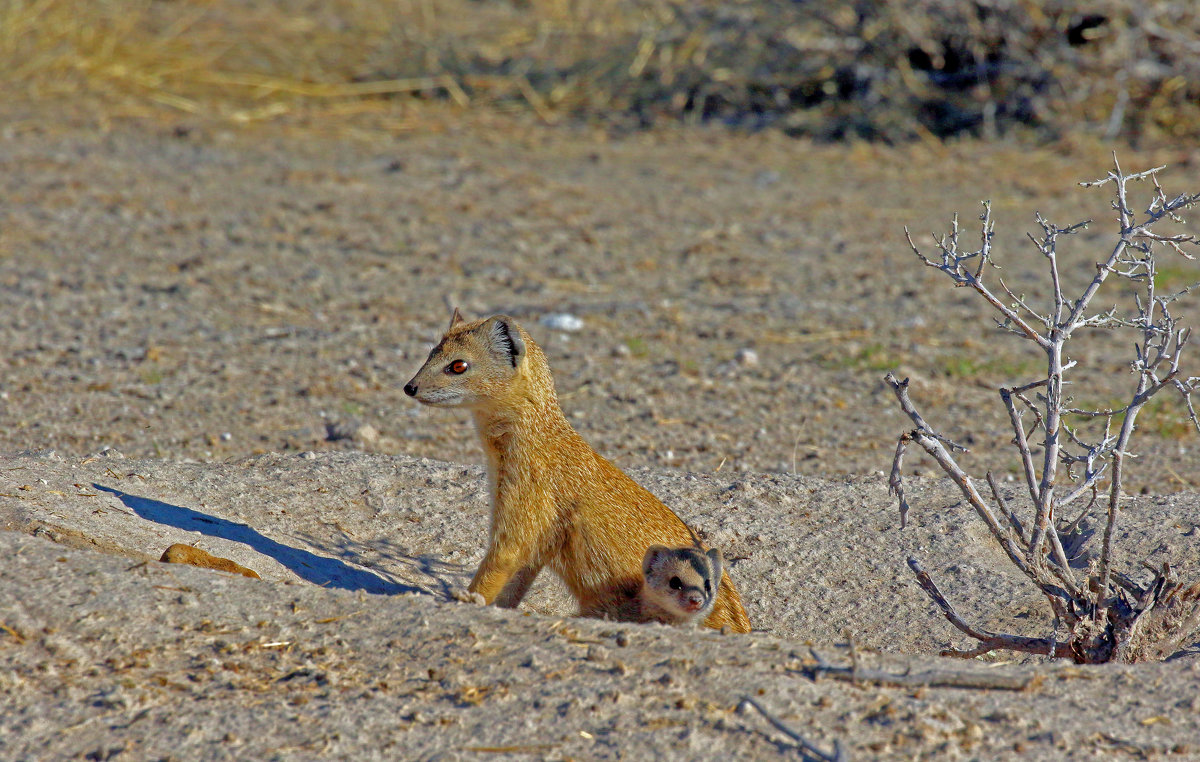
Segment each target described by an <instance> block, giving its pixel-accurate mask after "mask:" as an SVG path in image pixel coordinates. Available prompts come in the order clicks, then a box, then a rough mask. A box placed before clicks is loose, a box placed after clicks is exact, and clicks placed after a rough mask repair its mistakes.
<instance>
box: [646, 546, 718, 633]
mask: <svg viewBox="0 0 1200 762" xmlns="http://www.w3.org/2000/svg"><path fill="white" fill-rule="evenodd" d="M722 564H723V559H722V558H721V551H719V550H717V549H716V548H714V549H712V550H709V551H707V552H706V551H705V550H703V549H702V548H696V547H684V548H667V547H663V546H662V545H653V546H651V547H650V549H649V550H647V551H646V556H645V558H644V559H643V561H642V574H643V576H644V577H645V578H646V581H645V584H644V585H643V586H642V597H643V600H644V601H645V602H646V603H648V604H650V606H651V607H652V608H654V609H657V610H659V611H661V612H662V613H663V614H665V615H666V616H667V617H668V618H669V619H670V620H671V623H673V624H690V623H692V622H698V621H700V620H702V619H704V618H705V617H706V616H708V614H709V612H711V611H712V608H713V604H714V603H716V600H717V588H718V587H719V586H720V584H721V568H722Z"/></svg>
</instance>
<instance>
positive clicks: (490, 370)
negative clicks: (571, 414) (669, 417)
mask: <svg viewBox="0 0 1200 762" xmlns="http://www.w3.org/2000/svg"><path fill="white" fill-rule="evenodd" d="M404 392H405V394H407V395H408V396H410V397H414V398H416V399H417V400H418V401H419V402H423V403H425V404H426V405H435V406H438V407H465V408H467V409H469V410H470V411H471V412H472V414H473V415H474V417H475V427H476V429H477V430H478V431H479V438H480V439H481V440H482V442H483V449H484V451H485V452H486V453H487V463H488V481H489V486H490V490H491V497H492V522H491V530H490V535H489V541H488V548H487V553H486V554H485V555H484V558H483V562H482V563H481V564H480V565H479V569H478V571H476V572H475V577H474V578H473V579H472V580H471V584H470V587H469V588H468V590H469V592H471V593H479V594H480V595H481V596H482V597H483V599H484V601H485V602H487V603H489V604H490V603H493V602H494V603H496V604H498V605H500V606H505V607H509V608H512V607H515V606H516V605H517V604H518V603H520V602H521V599H522V598H523V597H524V596H525V593H526V592H528V590H529V586H530V585H531V584H532V583H533V580H534V578H535V577H536V576H537V575H538V572H540V571H541V570H542V567H543V566H549V567H550V569H551V570H552V571H553V572H554V573H556V574H557V575H558V576H559V577H561V578H562V580H563V582H565V583H566V585H567V587H568V588H569V589H570V591H571V593H572V594H573V595H574V596H575V598H576V600H578V601H579V613H580V614H582V615H583V616H595V617H604V616H618V617H619V616H620V615H621V613H622V612H627V611H629V609H630V604H631V602H633V601H635V599H636V598H637V596H638V595H639V594H640V591H641V589H642V584H643V576H642V560H643V557H644V555H645V552H646V548H648V547H650V546H651V545H665V546H669V547H679V546H682V545H687V544H690V543H691V541H692V537H691V530H690V529H688V527H687V526H686V525H685V524H684V523H683V521H682V520H680V518H679V517H678V516H676V515H675V514H674V513H672V512H671V509H670V508H668V507H667V506H665V505H663V504H662V502H661V501H660V500H659V499H658V498H656V497H654V496H653V495H651V494H650V493H649V492H648V491H646V490H645V489H644V488H642V487H641V486H640V485H638V484H637V483H636V482H634V481H633V480H632V479H630V478H629V477H628V476H626V475H625V473H624V472H622V471H621V470H620V469H618V468H617V467H616V466H614V465H613V464H612V463H610V462H608V461H607V460H605V459H604V458H603V457H601V456H600V455H599V454H598V453H596V451H595V450H593V449H592V448H591V447H589V446H588V445H587V443H586V442H584V441H583V438H582V437H580V436H579V434H578V433H577V432H576V431H575V430H574V429H573V428H571V424H569V423H568V422H567V419H566V417H565V416H564V415H563V412H562V409H561V408H560V407H559V405H558V395H557V394H555V391H554V378H553V376H552V375H551V374H550V366H549V364H547V362H546V356H545V355H544V354H543V353H542V350H541V347H539V346H538V345H537V344H535V343H534V341H533V339H531V338H530V337H529V334H527V333H526V332H525V331H524V330H523V329H522V328H521V327H520V326H519V325H517V324H516V322H514V321H513V319H512V318H510V317H506V316H504V315H496V316H493V317H490V318H485V319H482V320H476V321H472V322H467V321H465V320H463V319H462V316H461V315H459V313H458V310H455V311H454V316H453V318H451V321H450V328H449V329H448V330H447V331H446V335H445V336H443V337H442V340H441V341H440V342H439V343H438V345H437V346H435V347H434V348H433V350H432V351H430V353H429V359H427V360H426V361H425V364H424V365H423V366H421V369H420V370H419V371H417V374H416V375H415V376H413V378H412V380H411V381H409V382H408V383H407V384H406V385H405V386H404ZM719 590H720V592H719V593H718V595H717V600H716V601H715V604H714V606H713V609H712V612H711V613H709V614H708V616H707V617H706V618H705V620H704V624H705V626H707V627H712V628H713V629H718V630H719V629H721V628H723V627H729V629H730V630H731V631H732V632H749V631H750V620H749V618H748V617H747V616H746V611H745V609H743V608H742V601H741V598H740V597H739V596H738V593H737V589H736V588H734V586H733V583H732V582H731V581H730V580H729V575H728V574H724V575H723V576H722V578H721V584H720V586H719Z"/></svg>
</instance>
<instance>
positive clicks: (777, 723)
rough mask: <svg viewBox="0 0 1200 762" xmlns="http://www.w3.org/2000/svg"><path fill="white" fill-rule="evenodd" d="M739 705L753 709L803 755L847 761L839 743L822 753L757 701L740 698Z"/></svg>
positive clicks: (827, 759) (839, 761)
mask: <svg viewBox="0 0 1200 762" xmlns="http://www.w3.org/2000/svg"><path fill="white" fill-rule="evenodd" d="M740 703H741V704H742V705H745V706H750V707H753V708H754V710H755V711H756V712H758V713H759V714H761V715H762V716H763V719H765V720H766V721H767V722H769V723H771V725H772V726H773V727H774V728H775V729H776V730H778V731H779V732H780V733H783V734H784V735H785V736H787V737H788V738H790V739H792V740H793V741H795V742H796V743H797V744H799V745H800V749H801V751H803V752H804V753H805V754H807V755H809V756H810V757H812V758H813V759H818V760H823V762H847V761H848V759H849V757H847V756H846V750H845V749H843V748H842V743H841V741H834V742H833V751H832V752H825V751H822V750H821V749H820V748H818V747H817V746H816V745H814V744H813V743H812V742H811V741H809V740H808V739H807V738H805V737H804V736H802V735H800V734H799V733H797V732H796V731H794V730H792V729H791V728H789V727H788V726H787V725H785V724H783V721H782V720H780V719H779V718H778V717H775V716H774V715H772V714H771V713H770V712H768V711H767V710H766V709H764V708H763V706H762V704H760V703H758V702H757V701H755V700H754V699H752V698H750V697H749V696H742V700H741V702H740Z"/></svg>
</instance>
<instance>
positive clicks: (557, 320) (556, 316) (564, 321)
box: [538, 312, 583, 332]
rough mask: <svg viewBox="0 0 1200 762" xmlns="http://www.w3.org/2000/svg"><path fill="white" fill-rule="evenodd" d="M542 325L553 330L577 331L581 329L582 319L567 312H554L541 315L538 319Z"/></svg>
mask: <svg viewBox="0 0 1200 762" xmlns="http://www.w3.org/2000/svg"><path fill="white" fill-rule="evenodd" d="M538 322H540V323H541V324H542V325H544V326H546V327H547V328H549V329H551V330H554V331H571V332H574V331H579V330H582V329H583V319H582V318H580V317H578V316H576V315H572V314H571V313H569V312H554V313H551V314H549V315H543V316H542V319H541V320H539V321H538Z"/></svg>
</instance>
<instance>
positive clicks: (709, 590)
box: [704, 580, 712, 595]
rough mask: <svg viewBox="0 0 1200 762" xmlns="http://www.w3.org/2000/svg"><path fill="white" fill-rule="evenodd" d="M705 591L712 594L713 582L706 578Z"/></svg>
mask: <svg viewBox="0 0 1200 762" xmlns="http://www.w3.org/2000/svg"><path fill="white" fill-rule="evenodd" d="M704 592H705V594H706V595H712V583H710V582H709V581H708V580H704Z"/></svg>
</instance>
